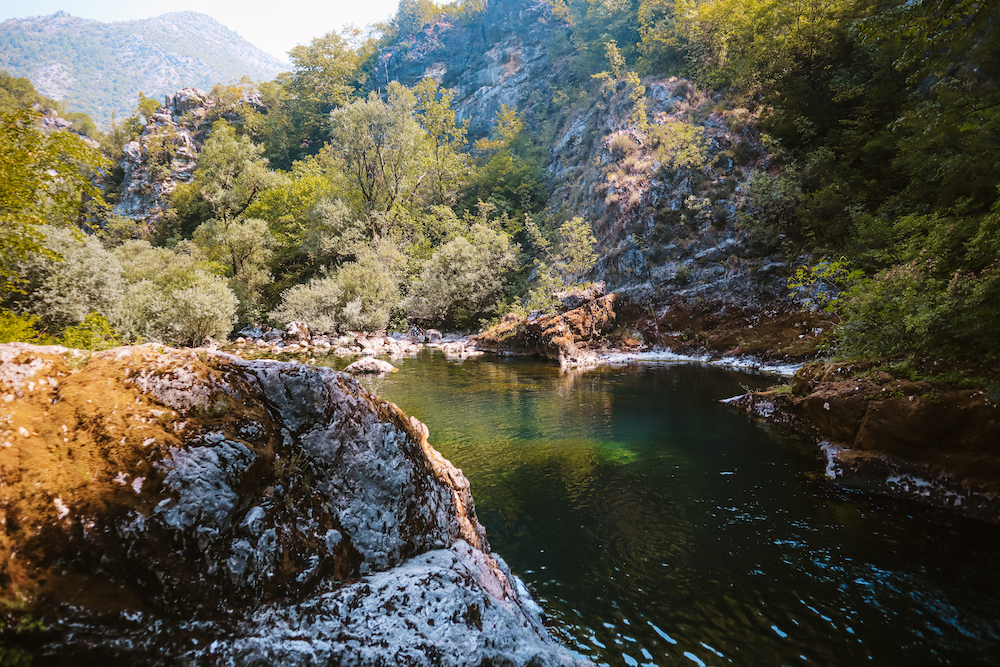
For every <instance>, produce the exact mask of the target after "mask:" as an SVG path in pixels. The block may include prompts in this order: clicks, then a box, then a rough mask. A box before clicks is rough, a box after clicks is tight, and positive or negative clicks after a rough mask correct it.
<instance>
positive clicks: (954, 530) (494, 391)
mask: <svg viewBox="0 0 1000 667" xmlns="http://www.w3.org/2000/svg"><path fill="white" fill-rule="evenodd" d="M397 366H398V367H399V368H400V372H398V373H392V374H390V375H387V376H384V377H382V378H368V379H365V380H363V382H364V383H365V384H366V386H368V388H369V389H372V390H374V391H376V392H377V393H379V394H380V395H382V396H383V397H384V398H386V399H387V400H390V401H393V402H395V403H397V404H399V405H400V407H402V408H403V409H404V410H405V411H406V412H407V413H408V414H412V415H415V416H416V417H418V418H419V419H421V420H422V421H424V422H425V423H426V424H427V425H428V427H429V429H430V434H431V435H430V441H431V443H432V444H433V445H434V446H435V447H436V448H437V449H438V450H440V451H441V452H442V453H443V454H444V455H445V456H447V457H448V458H449V459H450V460H451V461H452V462H453V463H454V464H455V465H456V466H458V467H459V468H461V469H462V470H463V471H464V473H465V475H466V476H467V477H468V478H469V480H470V482H471V484H472V492H473V495H474V497H475V499H476V507H477V511H478V514H479V519H480V521H481V522H482V523H483V525H485V526H486V528H487V531H488V534H489V539H490V542H491V544H492V546H493V548H494V550H496V551H497V552H498V553H499V554H501V555H502V556H503V558H504V559H505V560H506V561H507V563H508V564H509V565H510V566H511V568H512V569H513V570H514V572H515V573H517V574H518V575H520V576H521V577H522V578H523V579H524V580H525V581H526V582H527V584H528V586H529V588H531V590H532V591H533V592H534V594H535V595H536V596H537V597H538V598H539V601H540V602H541V603H542V605H543V607H544V608H545V609H546V611H547V612H548V613H549V614H550V622H551V625H552V626H553V629H554V631H555V632H556V633H557V634H558V635H559V636H560V637H561V638H562V640H563V641H564V642H565V643H567V644H568V645H569V646H570V647H571V648H573V649H574V650H576V651H578V652H579V653H581V654H582V655H585V656H587V657H589V658H591V659H593V660H594V661H595V662H597V663H599V664H605V665H628V666H635V665H692V664H694V665H702V664H704V665H728V664H733V665H795V664H817V665H823V666H831V665H845V666H846V665H852V666H853V665H858V664H862V663H867V664H873V665H896V664H899V665H925V664H926V665H933V664H955V665H969V664H996V663H995V660H996V659H997V658H998V657H1000V571H998V568H997V565H998V564H1000V562H998V558H997V553H998V550H997V547H998V546H1000V528H998V527H997V526H994V525H990V524H984V523H980V522H977V521H972V520H967V519H963V518H961V517H959V516H957V515H954V514H953V513H950V512H947V511H944V510H938V509H934V508H927V507H923V506H921V505H918V504H915V503H910V502H907V501H897V500H890V499H884V498H876V497H869V496H865V495H862V494H856V493H851V492H847V491H843V490H840V489H838V488H836V487H834V486H833V485H831V484H830V483H828V482H827V481H826V480H824V479H823V478H822V476H821V475H820V474H819V471H820V470H821V463H820V461H819V458H818V455H817V452H816V448H815V446H814V445H812V444H810V443H807V442H803V441H800V440H797V439H794V438H791V437H789V436H785V435H782V434H781V433H780V432H777V431H775V430H773V429H772V428H770V427H767V426H764V425H761V424H758V423H755V422H753V421H751V420H749V419H748V418H747V417H746V416H744V415H741V414H738V413H737V412H735V411H733V410H732V409H730V408H727V407H726V406H723V405H720V404H719V403H718V400H719V399H721V398H724V397H727V396H732V395H734V394H738V393H741V392H742V391H744V390H745V388H746V387H748V386H749V387H761V386H766V385H767V384H769V383H771V382H773V380H771V379H768V378H766V377H759V376H752V375H747V374H743V373H738V372H734V371H728V370H723V369H719V368H711V367H705V366H700V365H678V364H660V365H637V366H630V367H625V368H603V369H599V370H596V371H590V372H586V373H576V374H566V373H561V372H560V371H559V369H558V368H556V367H553V366H551V365H544V364H539V363H535V362H527V361H518V360H512V361H495V360H494V361H488V360H483V359H479V360H469V361H465V362H456V361H447V360H445V359H444V357H443V356H442V355H439V354H434V355H431V353H429V352H424V353H422V354H421V356H420V357H418V358H416V359H408V360H402V361H399V362H397Z"/></svg>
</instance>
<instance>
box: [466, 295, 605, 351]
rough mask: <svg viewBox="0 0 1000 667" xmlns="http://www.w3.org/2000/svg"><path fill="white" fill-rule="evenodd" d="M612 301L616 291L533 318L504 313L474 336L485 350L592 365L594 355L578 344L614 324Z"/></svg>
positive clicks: (590, 340) (595, 339)
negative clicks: (573, 306)
mask: <svg viewBox="0 0 1000 667" xmlns="http://www.w3.org/2000/svg"><path fill="white" fill-rule="evenodd" d="M614 303H615V295H614V294H608V295H607V296H602V297H600V298H598V299H594V300H593V301H591V302H590V303H588V304H586V305H585V306H581V307H579V308H576V309H574V310H571V311H569V312H566V313H563V314H562V315H550V316H548V317H540V318H538V319H535V320H528V319H525V318H523V317H519V316H516V315H515V316H512V317H507V318H505V319H504V321H502V322H501V323H500V324H498V325H497V326H495V327H494V328H492V329H490V330H489V331H486V332H483V333H481V334H479V335H478V336H475V337H474V339H475V341H476V345H477V347H478V348H479V349H480V350H484V351H486V352H494V353H496V354H502V355H514V356H538V357H544V358H546V359H552V360H553V361H559V362H560V363H561V364H562V365H563V366H588V365H592V364H594V363H596V356H592V355H591V354H590V353H588V352H586V351H583V350H582V349H581V348H583V347H585V346H586V345H588V344H592V343H597V342H599V341H600V340H601V338H602V336H603V335H604V334H605V333H606V332H607V331H608V330H609V329H610V328H611V326H612V325H613V324H614V321H615V310H614Z"/></svg>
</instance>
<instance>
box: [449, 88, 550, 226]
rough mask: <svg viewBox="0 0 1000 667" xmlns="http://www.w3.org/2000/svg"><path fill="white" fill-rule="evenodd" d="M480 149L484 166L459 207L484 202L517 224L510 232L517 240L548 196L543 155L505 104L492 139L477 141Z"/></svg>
mask: <svg viewBox="0 0 1000 667" xmlns="http://www.w3.org/2000/svg"><path fill="white" fill-rule="evenodd" d="M476 150H477V151H479V152H480V159H479V162H480V164H481V166H480V168H479V169H478V171H477V172H476V173H475V179H474V181H473V182H472V184H471V187H470V188H469V189H468V190H467V191H466V192H465V194H464V195H463V196H462V198H461V199H460V201H459V206H460V208H462V209H464V210H465V211H471V210H474V209H475V208H476V207H478V205H479V204H480V203H481V202H485V203H488V204H490V205H491V206H493V207H494V208H495V209H496V210H497V211H498V212H499V213H502V214H506V215H507V217H508V219H509V220H510V221H511V223H512V225H513V227H511V228H509V229H508V230H507V231H508V232H509V233H510V234H511V236H512V237H513V238H515V239H517V238H519V237H520V235H521V231H522V229H521V221H522V220H524V216H525V215H528V214H532V213H536V212H538V211H540V210H541V208H542V207H543V206H544V205H545V201H546V199H547V197H548V192H549V187H548V182H547V179H546V177H545V170H544V166H543V163H544V159H543V156H542V153H541V151H540V149H539V147H538V146H537V144H535V143H534V141H533V140H532V139H531V136H530V134H529V133H528V132H526V131H524V123H523V121H522V120H521V118H520V117H519V116H518V114H517V110H516V109H509V108H508V107H507V106H505V105H504V106H501V108H500V110H499V111H498V112H497V115H496V123H495V124H494V126H493V135H492V137H491V138H489V139H485V138H484V139H480V140H479V141H477V142H476Z"/></svg>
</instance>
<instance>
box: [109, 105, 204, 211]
mask: <svg viewBox="0 0 1000 667" xmlns="http://www.w3.org/2000/svg"><path fill="white" fill-rule="evenodd" d="M212 106H214V103H213V102H212V101H211V100H210V99H209V98H208V94H207V93H205V92H204V91H202V90H198V89H197V88H183V89H181V90H179V91H177V92H176V93H174V94H173V95H167V96H166V97H165V103H164V105H163V106H162V107H161V108H160V109H159V110H157V112H156V113H154V114H153V116H152V118H150V119H149V122H148V123H147V124H146V126H145V127H144V128H143V130H142V134H141V135H140V136H139V138H138V139H136V140H135V141H130V142H129V143H127V144H125V147H124V152H125V157H124V158H123V159H122V165H121V167H122V170H123V171H124V175H123V178H122V185H121V195H120V198H119V200H118V203H117V204H115V207H114V209H113V210H112V213H113V214H114V215H120V216H122V217H125V218H129V219H131V220H135V221H137V222H143V223H145V226H146V228H147V231H150V230H152V229H154V228H155V227H156V223H157V221H158V220H159V219H160V217H161V216H162V215H163V212H164V211H166V210H167V208H168V207H169V205H170V199H169V198H170V194H171V193H172V192H173V191H174V189H175V188H176V187H177V184H178V183H187V182H190V180H191V178H192V177H193V175H194V170H195V168H196V167H197V166H198V154H199V152H200V151H201V147H202V145H203V144H204V142H205V138H206V134H207V128H206V126H205V118H206V116H207V114H208V110H209V109H210V108H211V107H212Z"/></svg>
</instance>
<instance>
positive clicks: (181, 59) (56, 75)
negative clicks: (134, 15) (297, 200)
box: [0, 12, 288, 127]
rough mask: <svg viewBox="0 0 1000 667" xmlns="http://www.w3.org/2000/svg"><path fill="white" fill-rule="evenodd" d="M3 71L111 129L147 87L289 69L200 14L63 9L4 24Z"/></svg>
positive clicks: (204, 83) (170, 87)
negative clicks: (98, 13)
mask: <svg viewBox="0 0 1000 667" xmlns="http://www.w3.org/2000/svg"><path fill="white" fill-rule="evenodd" d="M0 69H5V70H7V71H8V72H9V73H10V74H12V75H14V76H24V77H27V78H28V79H30V80H31V82H32V83H33V84H34V85H35V87H36V88H37V89H38V90H39V91H40V92H41V93H43V94H44V95H46V96H48V97H51V98H54V99H56V100H65V101H66V103H67V105H68V106H69V107H70V109H71V110H73V111H83V112H86V113H88V114H90V116H91V117H92V118H93V119H94V121H95V122H96V123H97V124H98V125H99V126H102V127H107V126H109V125H110V122H111V114H112V112H114V113H115V115H116V116H117V117H118V118H123V117H125V116H126V115H128V114H129V113H130V112H131V111H132V110H134V108H135V103H136V97H137V94H138V92H139V91H140V90H141V91H142V92H143V93H145V94H146V95H147V96H148V97H157V98H162V97H163V95H165V94H169V93H173V92H174V91H176V90H178V89H180V88H182V87H184V86H195V87H197V88H204V89H206V90H207V89H209V88H211V87H212V86H213V85H214V84H216V83H226V82H228V81H230V80H235V79H239V78H240V77H242V76H244V75H245V76H249V77H250V78H251V79H254V80H266V79H271V78H273V77H274V76H275V75H277V74H278V73H280V72H282V71H285V70H286V69H288V66H287V64H285V63H283V62H282V61H280V60H278V59H277V58H275V57H274V56H272V55H270V54H268V53H265V52H264V51H262V50H260V49H258V48H257V47H255V46H254V45H253V44H251V43H250V42H248V41H246V40H245V39H243V38H242V37H240V36H239V35H238V34H237V33H235V32H233V31H232V30H230V29H229V28H227V27H225V26H224V25H222V24H220V23H219V22H218V21H216V20H215V19H213V18H211V17H210V16H207V15H205V14H199V13H197V12H171V13H168V14H163V15H162V16H157V17H155V18H150V19H139V20H134V21H118V22H114V23H102V22H100V21H94V20H91V19H84V18H79V17H76V16H72V15H71V14H68V13H67V12H56V13H55V14H52V15H51V16H33V17H27V18H19V19H10V20H7V21H4V22H3V23H0Z"/></svg>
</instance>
